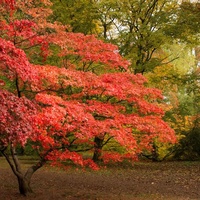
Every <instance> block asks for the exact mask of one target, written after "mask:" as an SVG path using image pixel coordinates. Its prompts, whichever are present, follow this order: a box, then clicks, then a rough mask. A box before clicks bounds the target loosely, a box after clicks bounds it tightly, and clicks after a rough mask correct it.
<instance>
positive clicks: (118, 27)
mask: <svg viewBox="0 0 200 200" xmlns="http://www.w3.org/2000/svg"><path fill="white" fill-rule="evenodd" d="M0 13H1V14H0V36H1V37H0V153H1V156H4V157H5V159H6V160H7V162H8V163H9V165H10V167H11V169H12V171H13V173H14V174H15V175H16V177H17V179H18V183H19V190H20V193H21V194H25V195H26V194H27V193H29V192H32V190H31V188H30V181H31V177H32V175H33V173H34V172H35V171H36V170H37V169H39V168H40V167H42V166H43V165H44V164H45V163H46V162H47V161H48V162H50V163H51V164H52V165H54V166H59V167H63V168H65V167H67V164H68V162H67V161H70V162H73V163H75V164H76V165H79V166H81V167H85V166H89V167H91V168H92V169H94V170H96V169H98V163H99V162H104V163H105V164H106V163H108V162H110V161H115V162H120V161H122V160H123V159H127V160H130V161H135V160H138V159H150V160H153V161H162V160H198V159H199V158H200V124H199V120H200V116H199V113H200V91H199V88H200V82H199V81H200V68H199V67H200V41H199V40H200V32H199V30H200V4H199V3H198V2H190V1H182V2H181V1H177V0H170V1H169V0H146V1H145V0H139V1H138V0H78V1H76V0H60V1H56V0H51V1H50V0H16V1H14V0H0ZM20 155H31V156H35V157H37V158H38V163H37V164H35V165H33V166H31V167H30V168H29V169H28V170H27V172H26V173H25V174H23V172H22V170H21V166H20V162H19V160H18V156H20Z"/></svg>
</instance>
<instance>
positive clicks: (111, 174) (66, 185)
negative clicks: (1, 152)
mask: <svg viewBox="0 0 200 200" xmlns="http://www.w3.org/2000/svg"><path fill="white" fill-rule="evenodd" d="M2 163H3V164H2ZM32 188H33V190H34V192H35V194H34V195H33V196H30V197H27V198H25V197H21V196H20V195H19V194H18V190H17V189H18V188H17V182H16V178H15V177H14V175H13V174H12V173H11V171H10V169H9V168H8V167H7V165H5V163H4V162H3V161H2V158H1V159H0V200H11V199H12V200H16V199H19V200H25V199H31V200H32V199H34V200H46V199H47V200H48V199H49V200H62V199H67V200H144V199H145V200H146V199H148V200H156V199H158V200H160V199H166V200H187V199H188V200H190V199H200V162H168V163H150V162H143V163H136V164H135V165H134V166H130V165H127V164H126V165H125V164H123V165H116V164H115V165H114V166H112V167H111V166H110V167H107V168H106V169H101V170H100V171H91V170H86V171H81V170H78V171H77V170H75V169H70V170H68V171H66V172H65V171H61V170H56V169H50V168H49V167H44V168H43V169H40V170H39V171H38V172H36V174H35V175H34V177H33V179H32Z"/></svg>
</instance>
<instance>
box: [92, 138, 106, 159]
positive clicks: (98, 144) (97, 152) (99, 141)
mask: <svg viewBox="0 0 200 200" xmlns="http://www.w3.org/2000/svg"><path fill="white" fill-rule="evenodd" d="M103 141H104V137H103V138H99V137H95V138H94V142H95V144H94V154H93V158H92V160H93V161H94V162H98V161H100V157H101V151H102V147H103Z"/></svg>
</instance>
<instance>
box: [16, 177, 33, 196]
mask: <svg viewBox="0 0 200 200" xmlns="http://www.w3.org/2000/svg"><path fill="white" fill-rule="evenodd" d="M17 179H18V184H19V192H20V194H22V195H24V196H27V195H28V194H29V193H33V190H32V189H31V186H30V180H27V179H26V178H25V177H23V178H21V177H17Z"/></svg>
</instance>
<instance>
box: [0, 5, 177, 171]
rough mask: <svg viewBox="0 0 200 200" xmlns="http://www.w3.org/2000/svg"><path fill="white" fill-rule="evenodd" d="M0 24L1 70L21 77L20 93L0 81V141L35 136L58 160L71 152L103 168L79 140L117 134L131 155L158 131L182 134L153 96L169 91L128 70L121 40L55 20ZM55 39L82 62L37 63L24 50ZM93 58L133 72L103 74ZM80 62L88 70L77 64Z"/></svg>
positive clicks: (63, 52) (44, 152) (170, 137)
mask: <svg viewBox="0 0 200 200" xmlns="http://www.w3.org/2000/svg"><path fill="white" fill-rule="evenodd" d="M10 2H11V1H10ZM29 14H30V13H29ZM33 16H35V13H34V14H33ZM37 17H38V16H37ZM36 22H37V21H36ZM0 25H1V26H0V31H1V32H2V37H3V38H0V74H1V75H3V76H6V77H7V78H8V79H10V80H11V81H14V82H15V86H16V91H14V92H13V93H18V97H17V96H15V95H14V94H12V93H10V92H8V91H5V90H3V89H1V88H0V97H1V98H0V106H1V108H2V109H1V111H0V134H1V135H0V144H2V145H8V144H9V143H13V144H17V143H20V144H22V145H24V144H25V143H26V141H27V139H29V140H31V141H32V142H33V143H34V144H35V146H34V148H36V149H38V151H39V153H40V155H41V156H44V157H45V159H49V160H51V161H52V162H53V163H55V162H58V161H61V162H62V161H64V160H66V159H69V160H72V161H73V162H74V163H76V164H79V165H81V166H83V165H90V166H92V167H93V168H96V165H94V164H92V162H91V160H86V161H84V159H83V158H82V156H81V154H79V153H77V152H76V150H77V148H80V149H81V150H84V149H85V148H86V149H87V148H91V147H92V146H93V145H94V144H93V142H92V141H93V139H94V137H95V136H100V135H108V137H111V138H113V139H114V140H115V141H116V142H117V143H118V144H120V145H121V146H123V147H124V153H125V157H126V156H127V157H130V158H131V157H132V158H133V157H134V158H135V155H136V154H137V153H138V152H140V151H141V150H143V148H149V146H150V143H151V142H152V140H153V138H155V137H158V138H160V140H161V141H163V142H175V141H176V138H175V136H174V132H173V130H172V129H170V127H169V126H168V125H167V124H166V123H165V122H164V121H163V120H162V116H163V114H164V113H163V111H162V109H161V108H159V106H158V105H157V104H156V103H153V102H157V100H158V99H161V98H162V95H161V92H160V91H158V90H156V89H152V88H151V89H150V88H146V87H145V86H144V83H145V82H146V79H145V78H144V77H143V76H142V75H133V74H131V73H129V72H128V62H127V61H125V60H124V59H123V58H122V57H121V56H120V55H119V54H118V53H117V47H116V46H114V45H111V44H106V43H104V42H102V41H100V40H98V39H96V38H95V37H94V36H84V35H83V34H75V33H67V32H65V30H64V28H63V26H61V25H59V24H56V23H55V24H50V23H46V24H44V27H42V26H41V24H39V23H38V24H36V23H33V22H32V21H29V20H14V19H13V20H12V22H10V23H7V22H6V21H1V22H0ZM46 27H51V28H52V29H54V31H53V33H47V32H44V30H45V28H46ZM41 30H43V31H41ZM39 32H40V35H39ZM47 39H48V40H47ZM49 44H56V45H58V46H59V48H60V52H59V53H60V56H61V57H62V56H77V57H76V60H77V58H78V62H75V63H74V64H72V63H70V65H68V66H62V67H56V66H50V65H48V66H47V65H43V66H41V65H34V64H32V63H31V59H30V58H27V55H26V53H25V51H24V50H23V49H26V48H27V47H32V46H34V45H40V46H41V50H42V53H43V54H44V55H43V56H44V58H46V57H48V56H50V54H49V53H50V50H49V49H48V47H49ZM91 63H94V65H95V67H96V66H97V64H99V63H101V66H104V67H107V68H109V70H110V69H115V70H116V69H119V68H124V70H126V72H114V73H106V74H102V75H96V74H94V73H92V72H87V71H88V70H89V67H90V64H91ZM86 64H87V65H86ZM80 65H82V66H83V67H82V69H83V71H78V70H76V69H77V68H79V69H80ZM69 66H70V67H69ZM66 67H67V68H68V69H67V68H66ZM71 67H74V69H71ZM84 67H86V68H84ZM16 81H19V82H20V83H19V82H16ZM1 83H3V81H1ZM1 87H4V86H3V84H1ZM12 90H13V88H12ZM19 93H20V94H21V95H19ZM21 96H26V97H21ZM28 98H29V99H30V100H28ZM35 105H37V109H36V106H35ZM138 141H140V142H138ZM121 157H123V155H120V154H118V153H116V154H113V153H112V152H111V153H109V154H105V155H104V156H103V158H105V159H106V160H108V158H112V159H114V160H121Z"/></svg>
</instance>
